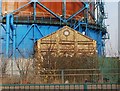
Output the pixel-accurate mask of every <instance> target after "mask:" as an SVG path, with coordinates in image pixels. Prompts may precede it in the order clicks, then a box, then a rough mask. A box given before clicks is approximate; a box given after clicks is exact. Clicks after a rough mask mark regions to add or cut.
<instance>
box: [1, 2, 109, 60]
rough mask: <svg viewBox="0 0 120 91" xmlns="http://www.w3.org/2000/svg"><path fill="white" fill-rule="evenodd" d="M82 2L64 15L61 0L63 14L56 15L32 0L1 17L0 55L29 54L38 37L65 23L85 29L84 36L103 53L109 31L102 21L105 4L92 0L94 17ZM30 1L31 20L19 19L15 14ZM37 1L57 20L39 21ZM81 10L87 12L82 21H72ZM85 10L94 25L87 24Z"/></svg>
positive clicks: (80, 29)
mask: <svg viewBox="0 0 120 91" xmlns="http://www.w3.org/2000/svg"><path fill="white" fill-rule="evenodd" d="M82 3H83V4H84V6H83V8H82V9H80V10H78V11H77V12H76V13H74V14H73V15H71V16H70V17H69V18H66V1H65V0H63V17H61V16H59V15H57V14H55V13H54V12H53V11H51V10H50V9H49V8H47V7H46V6H44V5H43V4H42V3H41V2H39V1H38V0H31V1H30V2H28V3H27V4H25V5H23V6H21V7H19V8H18V9H17V10H14V11H13V12H11V13H9V14H7V15H5V16H2V23H1V30H0V31H2V34H1V39H0V41H1V43H2V50H1V53H0V54H1V55H2V56H3V57H6V58H10V57H12V58H13V59H14V58H18V57H31V56H32V55H33V54H34V43H35V42H36V41H37V40H38V39H40V38H42V37H44V36H47V35H48V34H51V33H53V32H55V31H56V30H58V29H59V28H61V27H63V26H64V25H68V26H70V27H71V28H73V29H75V30H76V31H79V32H81V33H82V32H85V35H87V36H89V37H91V38H92V39H94V40H96V41H97V51H98V55H99V56H102V55H104V50H105V49H104V47H105V39H108V33H107V31H106V27H105V26H104V22H103V21H104V19H105V12H104V4H103V2H102V1H100V2H96V3H94V4H95V5H96V9H97V17H95V15H94V14H92V13H91V12H90V11H89V3H88V2H82ZM29 4H33V20H32V21H31V20H30V18H29V17H28V18H27V19H26V20H24V19H23V20H22V21H20V20H19V17H15V16H14V13H15V12H18V11H20V10H21V9H22V8H24V7H26V6H27V5H29ZM37 4H38V5H39V6H41V7H42V8H43V9H45V10H46V11H47V12H49V13H50V14H52V15H53V16H54V17H55V18H56V21H55V20H54V19H52V18H51V17H50V18H49V19H45V18H42V17H41V18H40V21H39V19H37V18H36V5H37ZM82 11H85V12H86V18H85V20H83V19H79V20H75V19H74V17H75V16H76V15H78V14H79V13H81V12H82ZM88 13H89V14H91V16H92V18H93V19H94V20H95V22H96V23H95V24H89V23H88ZM98 15H99V16H98Z"/></svg>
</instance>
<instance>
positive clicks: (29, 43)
mask: <svg viewBox="0 0 120 91" xmlns="http://www.w3.org/2000/svg"><path fill="white" fill-rule="evenodd" d="M31 26H32V25H16V41H17V43H16V44H17V45H18V44H19V43H20V42H21V40H22V38H23V36H25V34H26V33H27V31H28V29H29V28H30V27H31ZM37 26H38V25H35V28H33V27H34V26H33V27H32V28H31V30H30V31H29V33H28V34H27V36H26V37H25V38H24V39H23V41H22V42H21V44H20V45H19V47H18V49H19V50H20V52H21V53H22V54H23V55H24V56H25V57H28V56H29V55H30V54H32V53H33V47H34V41H33V39H34V40H35V41H37V40H38V39H40V38H42V37H44V36H47V35H49V34H51V33H53V32H55V31H56V30H58V28H59V26H46V25H42V26H40V25H39V26H38V27H37ZM34 29H35V30H34ZM33 32H34V33H33ZM33 34H34V35H33ZM16 47H17V46H16ZM26 52H27V54H26ZM20 55H21V54H20V53H19V52H18V50H17V52H16V56H17V57H18V56H20Z"/></svg>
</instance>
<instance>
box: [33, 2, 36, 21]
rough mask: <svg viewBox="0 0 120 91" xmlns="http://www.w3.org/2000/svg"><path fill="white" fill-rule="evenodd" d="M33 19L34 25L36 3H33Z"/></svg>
mask: <svg viewBox="0 0 120 91" xmlns="http://www.w3.org/2000/svg"><path fill="white" fill-rule="evenodd" d="M33 17H34V23H35V22H36V2H33Z"/></svg>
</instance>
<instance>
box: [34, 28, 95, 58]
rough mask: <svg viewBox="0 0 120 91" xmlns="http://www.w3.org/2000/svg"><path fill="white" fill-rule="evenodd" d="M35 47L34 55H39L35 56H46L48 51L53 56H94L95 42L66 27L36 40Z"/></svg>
mask: <svg viewBox="0 0 120 91" xmlns="http://www.w3.org/2000/svg"><path fill="white" fill-rule="evenodd" d="M35 47H36V48H35V50H36V53H39V54H35V55H36V56H37V55H42V54H46V53H47V52H48V51H50V52H51V53H53V54H55V55H56V54H57V55H64V53H67V54H68V55H70V56H72V55H74V54H77V55H82V54H84V55H85V54H86V55H93V54H96V41H94V40H93V39H91V38H89V37H87V36H85V35H82V34H81V33H79V32H77V31H75V30H73V29H72V28H69V27H68V26H65V27H63V28H62V29H60V30H58V31H56V32H54V33H53V34H51V35H48V36H46V37H44V38H42V39H40V40H38V41H37V43H36V46H35Z"/></svg>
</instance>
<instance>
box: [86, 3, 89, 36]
mask: <svg viewBox="0 0 120 91" xmlns="http://www.w3.org/2000/svg"><path fill="white" fill-rule="evenodd" d="M85 7H86V21H85V22H86V30H85V34H86V35H88V10H89V4H88V2H86V4H85Z"/></svg>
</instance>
